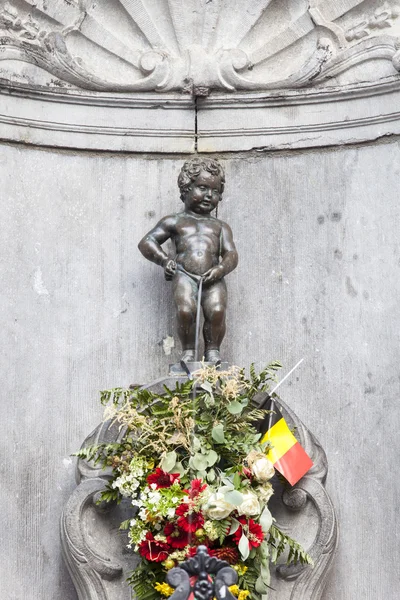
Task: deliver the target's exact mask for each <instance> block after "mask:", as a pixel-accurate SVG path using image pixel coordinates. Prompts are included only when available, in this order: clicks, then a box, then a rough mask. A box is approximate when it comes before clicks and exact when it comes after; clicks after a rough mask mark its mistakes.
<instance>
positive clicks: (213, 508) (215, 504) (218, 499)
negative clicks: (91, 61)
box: [204, 492, 235, 521]
mask: <svg viewBox="0 0 400 600" xmlns="http://www.w3.org/2000/svg"><path fill="white" fill-rule="evenodd" d="M233 510H235V507H234V506H233V504H229V502H225V500H224V495H223V494H222V493H221V492H215V493H214V494H211V496H209V498H208V500H207V504H206V505H205V507H204V512H205V513H206V515H207V516H208V517H209V518H210V519H215V520H216V521H221V519H226V517H227V516H228V515H230V514H231V512H232V511H233Z"/></svg>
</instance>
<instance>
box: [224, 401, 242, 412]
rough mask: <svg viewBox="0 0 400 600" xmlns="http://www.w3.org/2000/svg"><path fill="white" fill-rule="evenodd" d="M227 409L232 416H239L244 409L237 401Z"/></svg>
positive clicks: (231, 403)
mask: <svg viewBox="0 0 400 600" xmlns="http://www.w3.org/2000/svg"><path fill="white" fill-rule="evenodd" d="M226 408H227V410H228V412H230V413H231V415H239V414H240V413H241V412H242V410H243V408H244V407H243V406H242V404H240V402H238V401H237V400H233V401H232V402H230V404H228V406H227V407H226Z"/></svg>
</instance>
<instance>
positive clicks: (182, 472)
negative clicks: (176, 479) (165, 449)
mask: <svg viewBox="0 0 400 600" xmlns="http://www.w3.org/2000/svg"><path fill="white" fill-rule="evenodd" d="M173 472H174V473H179V475H180V476H181V477H183V476H184V475H185V472H186V471H185V469H184V468H183V465H182V463H180V462H177V463H176V464H175V466H174V470H173Z"/></svg>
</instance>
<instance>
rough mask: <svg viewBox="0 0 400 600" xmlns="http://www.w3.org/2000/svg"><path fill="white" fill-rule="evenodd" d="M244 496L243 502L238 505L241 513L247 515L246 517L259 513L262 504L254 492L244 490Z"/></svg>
mask: <svg viewBox="0 0 400 600" xmlns="http://www.w3.org/2000/svg"><path fill="white" fill-rule="evenodd" d="M242 496H243V502H242V504H240V506H238V507H237V510H238V513H239V515H245V516H246V517H251V516H253V515H259V514H260V512H261V506H260V503H259V501H258V498H257V496H256V495H255V494H253V492H242Z"/></svg>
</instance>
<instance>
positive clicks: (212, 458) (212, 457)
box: [204, 450, 219, 467]
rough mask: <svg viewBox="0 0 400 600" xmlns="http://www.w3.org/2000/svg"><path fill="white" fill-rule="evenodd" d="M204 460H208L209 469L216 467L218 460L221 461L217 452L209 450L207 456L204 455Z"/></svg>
mask: <svg viewBox="0 0 400 600" xmlns="http://www.w3.org/2000/svg"><path fill="white" fill-rule="evenodd" d="M204 458H205V459H206V460H207V465H208V466H209V467H212V466H213V465H215V463H216V462H217V460H218V459H219V456H218V454H217V453H216V452H215V450H209V451H208V452H207V454H205V455H204Z"/></svg>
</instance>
